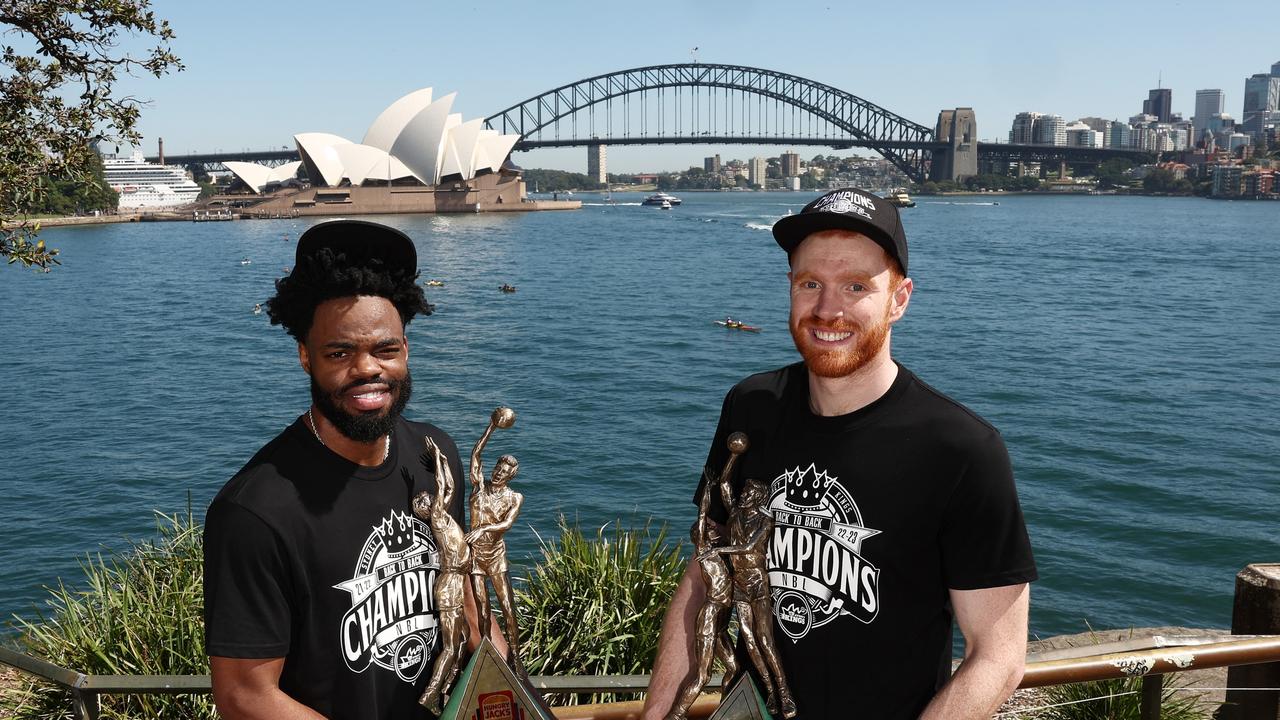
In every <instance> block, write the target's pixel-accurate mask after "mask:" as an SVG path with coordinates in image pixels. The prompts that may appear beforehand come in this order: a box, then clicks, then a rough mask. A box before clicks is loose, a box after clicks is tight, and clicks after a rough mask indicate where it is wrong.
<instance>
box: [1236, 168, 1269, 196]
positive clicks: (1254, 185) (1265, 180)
mask: <svg viewBox="0 0 1280 720" xmlns="http://www.w3.org/2000/svg"><path fill="white" fill-rule="evenodd" d="M1275 190H1276V173H1275V171H1274V170H1261V171H1258V172H1251V173H1244V174H1243V175H1242V176H1241V178H1240V192H1241V193H1242V194H1243V195H1244V196H1245V197H1263V196H1265V195H1270V194H1272V193H1273V192H1275Z"/></svg>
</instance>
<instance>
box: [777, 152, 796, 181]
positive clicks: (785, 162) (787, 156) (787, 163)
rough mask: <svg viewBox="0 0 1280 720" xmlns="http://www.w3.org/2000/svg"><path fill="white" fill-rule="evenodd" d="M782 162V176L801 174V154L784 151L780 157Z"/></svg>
mask: <svg viewBox="0 0 1280 720" xmlns="http://www.w3.org/2000/svg"><path fill="white" fill-rule="evenodd" d="M779 159H780V160H781V162H782V177H784V178H789V177H796V176H797V175H799V174H800V155H799V154H797V153H793V152H784V153H782V157H781V158H779Z"/></svg>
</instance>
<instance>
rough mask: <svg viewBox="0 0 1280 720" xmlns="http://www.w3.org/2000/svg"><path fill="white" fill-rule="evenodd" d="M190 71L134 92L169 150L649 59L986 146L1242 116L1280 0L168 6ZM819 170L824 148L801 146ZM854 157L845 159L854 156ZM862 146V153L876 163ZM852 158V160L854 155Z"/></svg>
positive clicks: (277, 140)
mask: <svg viewBox="0 0 1280 720" xmlns="http://www.w3.org/2000/svg"><path fill="white" fill-rule="evenodd" d="M153 7H154V8H155V10H156V12H157V14H159V15H160V16H162V17H165V18H167V19H168V20H169V21H170V23H171V25H172V26H173V28H174V31H175V32H176V33H177V39H176V40H175V41H174V43H173V49H174V51H175V52H176V53H177V54H178V55H179V56H180V57H181V58H182V60H183V62H184V63H185V64H186V66H187V68H186V70H185V71H183V72H181V73H177V74H175V75H170V76H166V77H164V78H161V79H159V80H157V79H154V78H139V79H136V80H129V81H127V82H126V83H124V85H123V88H124V89H126V90H128V91H130V92H132V93H134V94H136V95H138V96H140V97H143V98H148V99H149V100H150V101H151V103H150V105H149V106H147V107H146V108H144V110H143V114H142V119H141V122H140V127H141V130H142V132H143V135H144V138H145V139H144V142H143V146H144V149H145V150H146V152H147V153H148V154H150V153H154V152H155V142H156V138H157V137H163V138H164V140H165V149H166V151H167V152H168V153H171V154H176V153H185V152H189V151H193V150H196V151H212V150H215V149H218V148H222V149H224V150H225V149H228V148H244V147H247V148H254V149H265V148H269V147H280V146H283V145H289V146H291V147H292V145H293V142H292V136H293V134H294V133H298V132H309V131H321V132H332V133H335V134H338V135H342V136H344V137H347V138H350V139H352V140H354V141H357V142H358V141H359V140H360V138H361V137H363V135H364V131H365V129H366V128H367V127H368V125H369V123H370V122H371V121H372V120H373V118H374V117H375V116H376V115H377V114H378V113H379V112H380V111H381V110H382V109H383V108H385V107H386V106H387V105H389V104H390V103H391V102H392V101H394V100H395V99H396V98H398V97H400V96H402V95H404V94H406V93H408V92H411V91H413V90H416V89H418V88H422V87H433V88H435V91H436V93H437V96H438V95H440V94H443V93H446V92H453V91H456V92H457V93H458V97H457V100H456V102H455V104H454V111H455V112H461V113H463V116H464V117H465V118H466V119H468V120H470V119H472V118H477V117H485V116H487V115H490V114H492V113H494V112H497V111H499V110H502V109H504V108H506V107H508V106H510V105H514V104H516V103H517V102H520V101H522V100H525V99H527V98H529V97H532V96H534V95H538V94H540V93H542V92H543V91H546V90H550V89H552V88H554V87H557V86H559V85H563V84H566V83H571V82H573V81H576V80H580V79H583V78H586V77H590V76H592V75H598V74H601V73H606V72H610V71H614V70H622V69H626V68H631V67H639V66H643V65H653V64H660V63H675V62H688V61H689V60H690V49H691V48H693V47H695V46H696V47H698V48H699V50H698V53H697V59H698V60H699V61H701V62H721V63H731V64H741V65H751V66H755V67H761V68H767V69H770V70H778V71H782V72H788V73H792V74H795V75H800V76H802V77H806V78H810V79H813V80H817V81H820V82H824V83H827V84H829V85H833V86H835V87H838V88H841V89H843V90H846V91H848V92H851V93H853V94H854V95H858V96H860V97H862V98H865V99H867V100H869V101H871V102H874V103H876V104H878V105H881V106H884V107H886V108H888V109H889V110H892V111H894V112H896V113H898V114H900V115H902V116H904V117H907V118H909V119H911V120H914V121H916V122H919V123H922V124H924V125H929V126H932V125H933V124H934V122H935V120H936V118H937V114H938V111H939V110H940V109H942V108H951V107H958V106H971V107H973V108H974V110H975V112H976V114H977V119H978V128H979V136H980V137H981V138H983V139H989V138H1003V137H1005V136H1006V135H1007V133H1008V129H1009V125H1010V123H1011V121H1012V119H1013V116H1014V114H1015V113H1017V112H1019V111H1022V110H1035V111H1039V112H1048V113H1057V114H1059V115H1062V116H1063V117H1065V118H1066V119H1067V120H1068V121H1070V120H1073V119H1075V118H1078V117H1082V116H1089V115H1094V116H1101V117H1107V118H1122V119H1125V118H1128V117H1129V116H1130V115H1133V114H1136V113H1137V112H1139V111H1140V110H1141V108H1142V100H1143V99H1145V98H1146V96H1147V90H1148V89H1150V88H1154V87H1156V83H1157V79H1158V78H1162V83H1163V87H1167V88H1172V89H1173V109H1174V111H1175V112H1181V113H1183V115H1184V116H1186V117H1188V118H1189V117H1190V116H1191V115H1192V111H1193V109H1194V102H1195V91H1196V90H1197V89H1202V88H1221V89H1222V90H1224V91H1225V92H1226V102H1227V107H1226V110H1227V112H1229V113H1231V114H1233V115H1235V116H1236V117H1237V118H1239V115H1240V110H1241V103H1242V100H1243V98H1242V94H1243V88H1244V79H1245V78H1246V77H1248V76H1249V75H1251V74H1253V73H1258V72H1267V71H1268V70H1269V68H1270V66H1271V63H1273V62H1276V61H1278V60H1280V43H1277V42H1276V41H1275V34H1274V32H1273V31H1274V28H1276V27H1280V3H1275V2H1250V3H1246V4H1243V5H1232V6H1229V7H1228V6H1212V7H1209V6H1205V5H1204V4H1202V3H1194V2H1164V3H1160V4H1159V5H1155V6H1148V5H1147V4H1146V3H1116V2H1102V1H1096V0H1077V1H1075V2H1070V3H1028V2H1025V1H1023V2H1017V3H1014V2H993V3H957V2H933V1H932V0H924V1H920V0H917V1H916V2H888V3H883V2H881V3H861V2H857V3H855V2H847V1H845V2H840V1H839V0H823V1H821V2H807V1H792V2H780V1H777V0H775V1H774V2H754V1H753V0H732V1H728V0H713V1H706V2H673V1H672V0H665V1H664V2H659V3H652V2H633V3H617V2H545V1H538V2H533V1H527V2H522V3H506V2H490V3H478V2H466V1H465V0H458V1H457V2H450V3H444V2H436V1H434V0H432V1H427V0H419V1H417V2H409V1H403V2H400V1H397V2H381V1H375V2H363V3H360V2H354V3H353V2H350V1H349V0H347V1H344V2H329V1H328V0H313V1H312V2H282V3H276V2H271V1H270V0H259V1H257V2H242V1H240V0H232V1H229V2H222V3H208V2H190V1H189V0H154V4H153ZM785 149H786V148H784V147H769V148H763V149H757V148H747V147H744V146H732V145H731V146H722V147H707V146H647V147H629V148H624V147H615V148H610V150H609V159H608V162H609V170H610V171H613V172H639V171H647V170H660V169H682V168H684V167H687V166H689V165H695V164H701V160H702V158H703V157H704V156H705V155H708V154H711V153H714V152H719V153H720V154H721V155H722V157H724V158H726V159H728V158H731V157H741V158H746V157H747V156H749V155H754V154H760V153H762V152H763V153H767V154H769V155H776V154H778V153H779V152H782V151H783V150H785ZM797 151H798V152H800V153H801V155H803V156H806V157H809V156H811V155H812V154H816V153H818V152H821V153H823V154H827V153H830V152H832V151H831V150H828V149H825V148H815V147H801V148H798V149H797ZM845 152H847V151H845ZM862 152H863V153H867V152H868V151H865V150H864V151H862ZM841 154H844V152H842V153H841ZM516 161H517V163H519V164H520V165H523V166H525V167H549V168H559V169H565V170H574V171H577V172H584V171H585V169H586V150H585V149H583V148H572V149H562V150H539V151H534V152H529V153H519V154H517V155H516Z"/></svg>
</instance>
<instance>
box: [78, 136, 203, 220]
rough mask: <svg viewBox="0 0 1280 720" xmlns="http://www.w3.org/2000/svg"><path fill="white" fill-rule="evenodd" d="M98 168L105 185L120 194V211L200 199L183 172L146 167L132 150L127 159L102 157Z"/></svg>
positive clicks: (178, 203)
mask: <svg viewBox="0 0 1280 720" xmlns="http://www.w3.org/2000/svg"><path fill="white" fill-rule="evenodd" d="M102 166H103V175H104V176H105V177H106V179H107V184H108V185H110V186H111V189H112V190H115V191H116V192H118V193H120V203H119V205H118V207H119V208H120V209H121V210H124V209H126V208H168V207H177V206H179V205H186V204H187V203H193V202H195V201H196V198H198V197H199V196H200V186H199V185H197V184H196V183H195V182H194V181H192V179H191V178H190V177H188V176H187V173H186V171H185V170H183V169H182V168H180V167H172V166H169V165H156V164H154V163H149V162H147V161H146V159H145V158H144V157H143V156H142V151H141V150H134V151H133V154H132V155H130V156H129V157H128V158H117V157H111V156H104V157H103V158H102Z"/></svg>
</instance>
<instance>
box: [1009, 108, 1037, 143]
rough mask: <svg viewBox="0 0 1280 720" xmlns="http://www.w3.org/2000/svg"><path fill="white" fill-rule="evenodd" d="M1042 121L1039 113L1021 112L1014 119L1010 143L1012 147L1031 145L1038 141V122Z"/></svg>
mask: <svg viewBox="0 0 1280 720" xmlns="http://www.w3.org/2000/svg"><path fill="white" fill-rule="evenodd" d="M1039 119H1040V113H1038V112H1020V113H1018V114H1017V115H1015V116H1014V117H1013V128H1012V129H1011V130H1009V143H1010V144H1012V145H1030V144H1032V143H1034V142H1035V141H1036V121H1038V120H1039Z"/></svg>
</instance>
